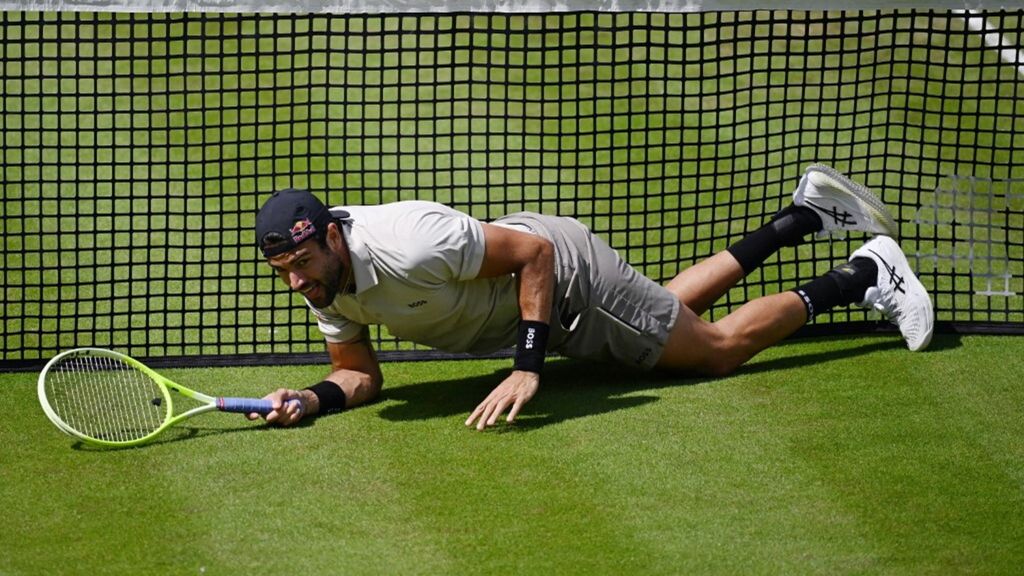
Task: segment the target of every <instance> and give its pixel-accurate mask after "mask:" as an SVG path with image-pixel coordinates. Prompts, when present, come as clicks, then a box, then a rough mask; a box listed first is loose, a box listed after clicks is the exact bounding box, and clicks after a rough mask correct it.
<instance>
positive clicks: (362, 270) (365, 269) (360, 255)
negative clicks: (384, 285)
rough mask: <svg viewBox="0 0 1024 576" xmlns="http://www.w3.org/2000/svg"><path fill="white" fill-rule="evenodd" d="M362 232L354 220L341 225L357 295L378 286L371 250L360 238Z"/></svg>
mask: <svg viewBox="0 0 1024 576" xmlns="http://www.w3.org/2000/svg"><path fill="white" fill-rule="evenodd" d="M360 231H361V230H360V229H359V228H358V227H357V226H356V225H355V223H354V222H353V221H352V220H345V221H343V222H342V223H341V233H342V234H344V236H345V243H346V244H347V245H348V253H349V261H350V262H351V266H352V274H353V276H354V277H355V281H356V294H361V293H363V292H365V291H367V290H369V289H370V288H373V287H374V286H376V285H377V284H378V280H377V271H376V270H375V269H374V268H373V260H372V258H371V257H370V249H369V247H368V246H367V245H366V243H365V242H363V241H362V239H361V238H360Z"/></svg>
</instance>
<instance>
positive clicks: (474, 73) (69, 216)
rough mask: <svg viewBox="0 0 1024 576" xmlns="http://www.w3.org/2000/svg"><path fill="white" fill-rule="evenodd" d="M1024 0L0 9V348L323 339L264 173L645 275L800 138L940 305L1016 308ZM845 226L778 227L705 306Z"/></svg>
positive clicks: (773, 173)
mask: <svg viewBox="0 0 1024 576" xmlns="http://www.w3.org/2000/svg"><path fill="white" fill-rule="evenodd" d="M1022 14H1024V13H1022V12H1015V11H1010V12H1008V11H990V12H963V11H959V12H957V11H944V10H942V11H940V10H936V11H931V10H879V11H870V12H839V11H835V12H834V11H817V12H816V11H798V10H772V11H750V12H742V11H740V12H735V11H723V12H694V13H650V12H633V13H591V12H570V13H551V14H498V13H486V14H481V13H472V14H471V13H438V14H306V15H286V14H229V13H116V12H112V13H108V12H19V11H8V12H2V13H0V21H2V25H0V79H2V84H0V90H2V92H0V96H2V100H0V102H2V113H0V137H2V138H3V149H2V163H0V182H2V186H3V190H2V198H0V200H2V203H0V233H2V234H3V237H4V251H3V256H2V264H3V265H2V268H3V276H2V280H0V282H2V290H0V294H2V295H3V296H2V298H3V318H2V320H0V330H2V333H0V354H2V357H0V365H2V366H5V367H8V368H11V367H19V366H28V365H36V364H38V363H39V362H40V361H41V360H43V359H45V358H47V357H49V356H51V355H53V354H54V353H56V352H57V351H59V350H63V349H67V348H70V347H76V346H101V347H111V348H116V349H118V350H121V351H123V352H126V353H128V354H131V355H133V356H137V357H144V358H151V359H161V358H164V359H175V358H179V359H180V358H185V357H187V358H191V359H192V360H190V361H191V362H194V361H195V357H197V356H201V357H204V358H205V359H207V360H208V361H210V362H218V361H226V362H248V361H253V362H256V361H266V360H267V359H270V358H274V359H275V361H282V359H284V360H287V359H304V358H308V355H311V354H312V355H317V356H318V357H319V356H322V354H323V344H322V339H321V338H320V336H319V334H318V333H317V331H316V328H315V323H314V322H313V321H312V320H311V318H310V315H309V312H308V310H307V309H306V307H305V306H304V305H303V303H302V301H301V299H300V298H298V297H297V296H294V295H292V294H290V293H289V292H288V291H287V290H286V289H285V287H284V286H282V285H280V284H279V281H278V280H277V279H276V278H275V277H274V276H273V275H272V273H271V270H270V268H269V267H267V266H266V265H265V264H263V263H262V262H261V261H260V260H261V259H260V257H259V255H258V251H257V250H256V248H255V242H254V238H253V232H252V228H253V223H254V218H255V212H256V209H257V208H258V206H259V204H260V202H261V201H262V199H263V198H265V197H266V196H267V195H268V194H269V192H271V191H272V190H275V189H279V188H284V187H302V188H307V189H310V190H312V191H313V192H314V193H316V194H317V195H318V196H319V197H320V198H322V199H324V200H325V201H326V202H328V203H330V204H376V203H382V202H392V201H396V200H405V199H413V198H416V199H427V200H436V201H439V202H442V203H445V204H448V205H450V206H453V207H455V208H457V209H460V210H463V211H465V212H467V213H469V214H472V215H473V216H476V217H478V218H481V219H484V220H488V219H493V218H496V217H498V216H500V215H502V214H505V213H508V212H513V211H518V210H534V211H540V212H544V213H548V214H560V215H567V216H574V217H577V218H579V219H581V220H582V221H583V222H584V223H586V224H588V225H589V226H591V227H592V228H593V229H594V230H595V232H596V233H598V234H599V235H601V236H602V237H604V238H605V239H607V240H608V241H609V243H610V244H611V245H612V246H614V247H615V248H617V249H618V250H620V252H621V253H622V255H623V256H624V257H625V258H626V259H627V260H628V261H629V262H630V263H632V264H633V265H634V266H636V267H637V268H638V269H640V270H642V271H643V272H644V273H645V274H647V275H648V276H650V277H652V278H654V279H656V280H661V281H665V280H667V279H669V278H671V277H672V276H674V275H675V273H677V272H678V271H679V270H681V269H682V268H684V267H686V266H689V265H691V264H693V263H694V262H696V261H699V260H700V259H702V258H704V257H707V256H709V255H711V254H713V253H714V252H716V251H718V250H721V249H723V248H724V247H725V246H727V245H728V244H730V243H731V242H733V241H735V240H737V239H738V238H739V237H741V236H742V235H744V234H745V233H747V232H749V231H751V230H753V229H754V228H756V227H757V226H759V225H760V224H761V223H763V221H764V220H765V219H766V218H767V217H768V216H770V215H771V214H773V213H774V212H776V211H778V210H779V209H781V208H782V207H783V206H785V205H786V203H787V202H788V199H789V194H790V193H791V192H792V190H793V188H794V187H795V185H796V183H797V181H798V179H799V177H800V175H801V173H802V172H803V170H804V168H805V167H806V166H807V165H808V164H811V163H814V162H823V163H827V164H830V165H832V166H834V167H835V168H837V169H839V170H841V171H843V172H845V173H847V174H848V175H849V176H851V177H852V178H853V179H855V180H857V181H859V182H862V183H863V184H865V185H867V186H868V187H870V188H872V189H873V190H875V191H876V192H877V193H879V195H880V196H881V197H882V198H883V200H884V201H885V202H886V203H887V204H889V205H890V206H891V207H892V209H893V212H894V215H895V216H896V218H897V220H898V221H899V223H900V226H901V243H902V245H903V247H904V249H905V250H906V251H907V253H908V256H909V257H910V258H911V261H912V263H913V264H915V265H916V267H917V269H918V271H919V273H920V276H921V279H922V281H923V282H924V284H925V286H926V287H927V288H928V289H929V290H930V291H931V292H932V294H933V296H934V300H935V305H936V312H937V317H938V321H939V327H940V330H944V329H954V330H968V331H994V332H1021V331H1024V330H1022V328H1024V297H1022V295H1021V293H1022V292H1024V285H1022V277H1024V179H1022V178H1024V83H1022V75H1024V56H1022V52H1021V50H1020V48H1019V44H1020V42H1021V32H1022ZM859 240H860V239H858V238H851V239H848V240H838V241H832V242H818V243H814V244H813V245H808V246H804V247H801V248H799V249H797V250H786V251H783V252H782V253H780V255H779V257H778V258H775V259H773V260H770V261H769V262H768V263H767V264H766V265H765V266H764V267H763V268H762V269H761V270H760V271H758V272H757V273H755V274H754V275H752V276H751V277H749V278H748V279H747V280H746V281H745V282H744V283H742V284H741V285H740V286H739V287H737V288H736V289H734V290H733V291H731V292H730V293H729V294H728V295H727V296H726V297H725V298H723V300H722V301H721V302H719V303H718V304H717V305H716V306H715V307H714V308H713V309H712V310H711V311H710V312H709V315H710V316H711V317H713V318H718V317H721V316H722V315H724V314H726V313H728V312H729V311H730V310H731V309H733V308H734V307H736V306H737V305H739V304H740V303H742V302H744V301H746V300H748V299H750V298H753V297H757V296H760V295H763V294H769V293H775V292H778V291H781V290H785V289H789V288H792V287H794V286H796V285H797V284H798V283H799V282H803V281H806V280H808V279H810V278H813V277H815V276H817V275H819V274H821V273H823V272H825V271H827V270H828V269H830V268H831V267H832V266H834V265H835V264H836V263H837V262H839V261H841V260H843V259H845V258H846V256H847V255H848V254H849V253H850V252H851V251H852V250H853V249H855V248H856V246H857V244H858V242H859ZM882 326H884V324H882V323H879V322H878V321H877V319H876V317H874V316H871V315H869V314H868V313H866V312H864V311H861V310H858V309H854V310H847V309H840V310H836V311H833V312H831V313H829V314H825V315H822V316H820V317H818V318H817V319H816V320H815V323H814V325H813V326H811V327H810V329H809V332H824V333H835V332H844V331H850V330H858V331H859V330H865V329H869V330H873V329H878V328H880V327H882ZM373 335H374V338H375V340H376V344H377V347H378V349H380V350H381V351H382V352H383V354H384V356H385V357H388V356H389V355H394V356H396V357H402V358H419V357H432V356H434V353H432V352H431V351H428V350H423V349H420V348H417V347H416V346H413V345H411V344H409V343H405V342H401V341H399V340H397V339H395V338H393V337H392V336H391V335H390V334H389V333H388V332H387V330H386V329H375V330H374V332H373Z"/></svg>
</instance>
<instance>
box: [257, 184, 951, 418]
mask: <svg viewBox="0 0 1024 576" xmlns="http://www.w3.org/2000/svg"><path fill="white" fill-rule="evenodd" d="M835 232H843V233H845V232H864V233H867V234H872V235H875V236H874V238H873V239H871V240H870V241H868V242H867V243H866V244H864V245H863V246H862V247H861V248H860V249H858V250H856V251H855V252H854V253H853V254H852V255H851V256H850V259H849V261H848V262H845V263H843V264H841V265H840V266H838V267H837V268H835V269H833V270H832V271H830V272H828V273H827V274H825V275H823V276H821V277H820V278H817V279H815V280H813V281H811V282H809V283H807V284H804V285H802V286H799V287H796V288H795V289H793V290H791V291H787V292H782V293H779V294H774V295H770V296H765V297H762V298H758V299H756V300H752V301H750V302H748V303H746V304H744V305H743V306H741V307H740V308H738V309H736V310H735V311H733V312H732V313H731V314H729V315H727V316H725V317H724V318H722V319H721V320H719V321H717V322H709V321H707V320H704V319H702V318H701V314H702V313H703V312H704V311H706V310H707V309H708V308H709V307H710V306H711V305H712V304H713V303H714V302H715V301H716V300H717V299H718V298H719V297H721V296H722V295H723V294H725V293H726V292H727V291H728V290H729V289H730V288H731V287H733V286H734V285H736V283H737V282H739V281H740V280H741V279H742V278H743V277H744V276H746V275H747V274H749V273H750V272H752V271H753V270H755V269H757V268H758V267H759V266H760V265H761V264H762V263H763V262H764V261H765V260H766V259H767V258H769V257H770V256H771V255H772V254H774V253H775V252H776V251H778V250H779V249H780V248H782V247H784V246H796V245H799V244H801V243H802V242H804V241H805V239H806V238H807V237H808V236H810V235H812V234H815V233H818V235H819V236H820V235H827V234H831V233H835ZM896 233H897V227H896V223H895V222H894V221H893V220H892V218H891V217H890V216H889V214H888V213H887V210H886V208H885V206H884V205H883V204H882V203H881V201H880V200H879V199H878V198H877V197H875V196H874V195H873V194H872V193H871V192H870V191H868V190H867V189H865V188H864V187H862V186H860V185H859V184H856V183H855V182H852V181H851V180H849V179H848V178H846V177H845V176H843V175H842V174H840V173H839V172H836V171H835V170H833V169H831V168H829V167H827V166H822V165H814V166H811V167H809V168H808V169H807V171H806V172H805V173H804V175H803V177H802V178H801V180H800V183H799V185H798V187H797V189H796V191H795V192H794V194H793V202H792V204H791V205H789V206H788V207H787V208H786V209H784V210H782V211H781V212H780V213H778V214H777V215H775V216H774V217H773V218H772V219H771V220H770V221H769V222H768V223H767V224H765V225H764V226H762V227H761V228H760V229H758V230H756V231H754V232H753V233H751V234H750V235H748V236H747V237H745V238H743V239H741V240H740V241H738V242H737V243H735V244H734V245H732V246H730V247H729V248H728V249H726V250H725V251H723V252H720V253H718V254H716V255H714V256H712V257H711V258H709V259H707V260H705V261H703V262H700V263H698V264H696V265H694V266H692V267H690V268H687V269H686V270H684V271H683V272H682V273H680V274H679V275H678V276H676V277H675V278H674V279H672V280H671V281H670V282H669V283H668V284H667V285H665V286H661V285H659V284H657V283H656V282H654V281H652V280H650V279H648V278H646V277H644V276H643V275H641V274H640V273H638V272H637V271H636V270H634V269H633V268H631V267H630V266H629V265H628V264H626V263H625V262H624V261H623V260H622V259H621V258H620V257H619V256H618V254H617V253H616V252H615V251H614V250H613V249H611V248H610V247H609V246H608V245H607V244H606V243H605V242H603V241H602V240H601V239H600V238H598V237H596V236H595V235H594V234H592V233H591V232H590V231H589V230H588V229H587V228H586V227H584V226H583V225H582V224H581V223H580V222H578V221H577V220H574V219H572V218H565V217H555V216H545V215H541V214H535V213H525V212H524V213H517V214H511V215H508V216H505V217H502V218H499V219H498V220H496V221H494V222H492V223H484V222H481V221H479V220H476V219H474V218H471V217H469V216H467V215H465V214H462V213H460V212H457V211H455V210H453V209H451V208H448V207H446V206H443V205H441V204H436V203H432V202H420V201H408V202H396V203H392V204H385V205H380V206H350V207H342V208H334V209H330V210H329V209H328V208H327V207H325V206H324V205H323V204H322V203H321V202H320V201H319V200H317V199H316V198H315V197H314V196H313V195H312V194H310V193H309V192H306V191H302V190H294V189H291V190H284V191H281V192H277V193H274V194H273V195H272V196H271V197H270V198H269V199H268V200H267V201H266V203H265V204H264V205H263V207H262V208H261V210H260V212H259V214H258V215H257V218H256V238H257V241H258V243H259V247H260V249H261V251H262V253H263V256H264V257H265V258H266V260H267V263H268V264H270V266H271V267H273V269H274V270H275V271H276V272H277V274H278V275H279V276H280V278H281V280H282V281H284V282H285V283H286V284H287V285H288V287H289V288H291V289H292V290H293V291H295V292H298V293H299V294H301V295H302V296H303V298H305V300H306V302H307V303H308V305H309V307H310V309H311V310H312V312H313V315H314V316H315V317H316V320H317V323H318V325H319V329H320V331H321V332H322V333H323V335H324V338H325V339H326V341H327V350H328V352H329V354H330V359H331V365H332V371H331V373H330V374H328V375H327V377H326V379H325V380H324V381H323V382H320V383H318V384H315V385H313V386H310V387H308V388H306V389H303V390H290V389H280V390H277V391H275V392H273V393H271V394H269V395H268V396H267V398H268V399H271V400H272V401H273V402H274V407H275V410H274V411H273V412H271V413H270V414H268V415H267V416H266V419H267V421H268V422H274V423H278V424H283V425H288V424H293V423H295V422H297V421H298V420H300V419H301V418H303V417H305V416H310V415H315V414H328V413H333V412H339V411H341V410H344V409H346V408H351V407H354V406H358V405H360V404H364V403H366V402H369V401H371V400H373V399H374V398H376V397H377V395H378V394H379V392H380V389H381V385H382V382H383V377H382V376H381V370H380V366H379V364H378V362H377V358H376V355H375V353H374V349H373V347H372V345H371V342H370V339H369V330H368V326H369V325H371V324H382V325H384V326H387V328H388V330H389V331H390V333H391V334H393V335H395V336H397V337H400V338H403V339H406V340H409V341H412V342H417V343H419V344H424V345H427V346H431V347H434V348H437V349H441V350H446V351H450V352H470V353H476V354H486V353H488V352H493V351H495V350H498V349H501V348H505V347H509V346H512V345H515V347H516V348H515V350H516V352H515V360H514V366H513V369H512V372H511V373H510V374H509V375H508V377H507V378H505V380H504V381H503V382H501V383H500V384H499V385H498V386H497V387H496V388H495V389H494V391H493V392H491V394H490V395H489V396H487V398H485V399H484V400H483V402H481V403H480V404H479V405H478V406H477V407H476V409H474V410H473V411H472V413H471V414H470V415H469V418H468V419H467V420H466V425H467V426H475V427H476V428H477V429H480V430H483V429H484V428H486V427H488V426H491V425H494V424H495V423H496V422H497V420H498V418H499V417H501V416H502V415H503V414H505V413H506V411H507V413H508V415H507V421H509V422H512V421H513V420H514V419H515V418H516V416H517V415H518V414H519V412H520V410H521V409H522V407H523V404H525V403H526V402H528V401H529V400H530V399H531V398H532V397H533V396H534V394H536V393H537V390H538V387H539V385H540V379H541V373H542V368H543V364H544V357H545V354H546V353H547V352H548V351H555V352H558V353H560V354H562V355H564V356H567V357H571V358H579V359H584V360H593V361H615V362H619V363H622V364H625V365H628V366H634V367H636V368H637V369H640V370H652V369H656V370H665V371H670V372H678V373H688V374H693V373H702V374H709V375H725V374H728V373H730V372H732V371H734V370H735V369H736V368H737V367H739V366H740V365H742V364H743V363H744V362H746V361H747V360H749V359H750V358H751V357H753V356H754V355H755V354H757V353H758V352H760V351H761V350H763V349H765V348H766V347H768V346H771V345H772V344H775V343H776V342H779V341H780V340H782V339H783V338H785V337H786V336H788V335H790V334H792V333H793V332H794V331H796V330H797V329H798V328H800V327H801V326H803V325H804V324H805V323H806V322H807V321H808V320H809V319H810V318H812V317H813V316H814V315H815V314H820V313H822V312H825V311H827V310H829V309H831V308H833V307H836V306H843V305H850V304H856V305H860V306H863V307H869V308H875V309H877V310H879V311H881V312H882V313H883V314H884V315H885V316H886V317H887V318H888V319H889V320H890V321H892V322H893V323H894V324H896V325H897V326H898V327H899V329H900V332H901V333H902V336H903V338H904V339H905V340H906V343H907V346H908V347H909V348H910V349H911V350H921V349H923V348H925V347H926V346H927V345H928V342H929V341H930V340H931V336H932V327H933V311H932V304H931V300H930V299H929V296H928V293H927V292H926V291H925V289H924V287H923V286H922V285H921V282H920V281H919V280H918V279H917V277H916V276H915V275H914V272H913V271H912V270H911V268H910V265H909V264H908V262H907V259H906V257H905V256H904V254H903V252H902V251H901V250H900V247H899V245H898V244H897V243H896V241H894V240H893V237H895V236H896ZM290 399H299V400H301V402H296V403H290V404H286V403H285V402H286V401H287V400H290ZM250 418H253V419H255V418H258V416H257V415H256V414H252V415H250Z"/></svg>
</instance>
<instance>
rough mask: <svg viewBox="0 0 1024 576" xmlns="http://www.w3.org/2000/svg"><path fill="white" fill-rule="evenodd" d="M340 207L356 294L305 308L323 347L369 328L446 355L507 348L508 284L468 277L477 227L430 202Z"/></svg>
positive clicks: (475, 263)
mask: <svg viewBox="0 0 1024 576" xmlns="http://www.w3.org/2000/svg"><path fill="white" fill-rule="evenodd" d="M340 208H344V209H345V210H347V211H348V212H349V213H350V214H351V218H350V219H348V220H345V221H343V225H342V233H343V234H344V235H345V241H346V242H347V244H348V249H349V253H350V254H351V256H352V273H353V276H354V278H355V285H356V290H355V293H354V294H344V295H342V294H339V295H338V296H336V297H335V299H334V302H332V303H331V305H330V306H328V307H326V308H316V307H314V306H312V305H311V304H310V308H311V309H312V310H313V313H314V314H315V315H316V318H317V324H318V326H319V328H320V332H322V333H323V335H324V337H325V338H326V339H327V341H328V342H345V341H347V340H351V339H353V338H355V337H357V336H358V335H359V334H360V332H361V331H362V329H363V327H364V326H366V325H370V324H383V325H384V326H387V328H388V330H389V331H390V332H391V334H392V335H394V336H397V337H399V338H402V339H404V340H409V341H411V342H416V343H419V344H423V345H427V346H431V347H434V348H438V349H441V350H446V351H449V352H473V353H479V354H483V353H487V352H493V351H494V350H498V349H500V348H504V347H507V346H511V345H512V344H513V343H514V342H515V335H516V327H517V326H518V324H519V318H520V314H519V303H518V296H517V293H516V286H515V279H514V278H513V277H512V276H502V277H498V278H487V279H476V276H477V274H478V273H479V272H480V266H481V264H482V262H483V259H484V233H483V225H482V224H481V223H480V221H478V220H476V219H474V218H471V217H470V216H467V215H465V214H462V213H461V212H458V211H456V210H453V209H451V208H448V207H447V206H444V205H442V204H436V203H433V202H421V201H409V202H395V203H393V204H384V205H380V206H343V207H340ZM307 304H309V302H308V301H307Z"/></svg>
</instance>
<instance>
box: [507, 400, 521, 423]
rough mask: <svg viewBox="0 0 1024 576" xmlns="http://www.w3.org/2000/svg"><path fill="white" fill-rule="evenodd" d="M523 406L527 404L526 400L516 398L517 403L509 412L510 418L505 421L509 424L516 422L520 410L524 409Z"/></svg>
mask: <svg viewBox="0 0 1024 576" xmlns="http://www.w3.org/2000/svg"><path fill="white" fill-rule="evenodd" d="M523 404H526V398H523V397H522V396H520V397H518V398H516V401H515V403H514V404H512V409H511V410H509V411H508V418H506V419H505V421H506V422H509V423H512V422H514V421H515V419H516V416H519V410H520V409H521V408H522V407H523Z"/></svg>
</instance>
